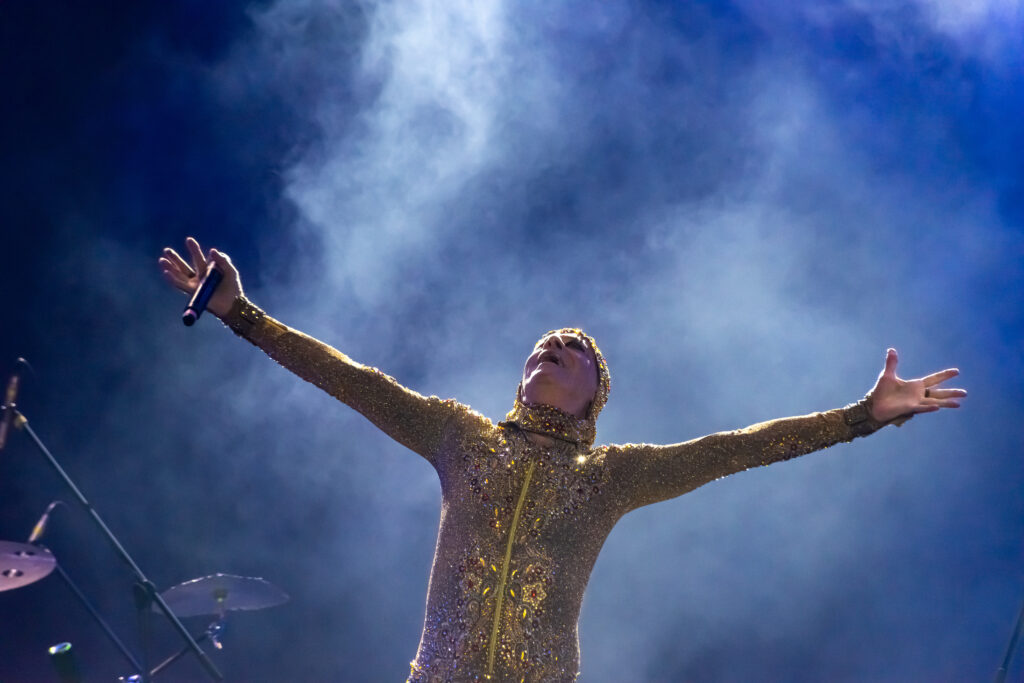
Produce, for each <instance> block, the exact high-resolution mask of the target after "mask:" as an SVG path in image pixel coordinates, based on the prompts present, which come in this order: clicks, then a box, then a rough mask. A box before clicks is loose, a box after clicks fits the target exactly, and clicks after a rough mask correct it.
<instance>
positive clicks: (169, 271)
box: [158, 257, 192, 292]
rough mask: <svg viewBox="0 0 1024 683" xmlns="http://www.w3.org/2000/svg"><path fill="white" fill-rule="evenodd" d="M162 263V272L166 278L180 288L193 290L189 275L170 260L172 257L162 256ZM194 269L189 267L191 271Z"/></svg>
mask: <svg viewBox="0 0 1024 683" xmlns="http://www.w3.org/2000/svg"><path fill="white" fill-rule="evenodd" d="M158 263H159V264H160V272H162V273H163V276H164V279H165V280H167V281H168V282H169V283H171V284H172V285H173V286H175V287H177V288H178V289H180V290H182V291H184V292H188V291H190V290H191V287H190V286H189V279H190V278H189V276H188V275H186V274H184V273H182V272H181V268H180V267H179V266H178V265H177V264H175V263H172V262H171V261H170V259H167V258H164V257H161V258H160V259H159V261H158ZM191 270H192V269H191V268H189V271H191Z"/></svg>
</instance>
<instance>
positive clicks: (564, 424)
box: [159, 238, 967, 683]
mask: <svg viewBox="0 0 1024 683" xmlns="http://www.w3.org/2000/svg"><path fill="white" fill-rule="evenodd" d="M186 247H187V249H188V253H189V255H190V260H191V265H189V264H188V263H186V262H185V260H184V259H182V258H181V257H180V256H179V255H178V254H177V253H175V252H174V251H173V250H172V249H165V250H164V253H163V256H162V257H161V258H160V260H159V263H160V266H161V269H162V271H163V274H164V276H165V277H166V279H167V280H168V281H169V282H170V283H171V284H172V285H174V286H175V287H177V288H178V289H181V290H182V291H184V292H187V293H191V292H192V291H193V290H194V289H195V287H196V286H197V285H198V283H199V281H200V280H201V279H202V277H203V276H204V275H205V273H206V271H207V268H209V267H211V266H216V267H217V268H218V270H220V271H222V273H223V275H224V281H223V282H222V284H221V285H220V287H219V288H218V290H217V291H216V293H215V294H214V296H213V298H212V299H211V300H210V302H209V305H208V308H209V310H210V311H211V312H213V313H214V314H215V315H217V316H218V317H219V318H220V319H221V320H222V321H223V322H224V323H225V324H226V325H227V326H228V327H230V328H231V329H232V330H233V331H234V332H235V333H236V334H238V335H239V336H241V337H243V338H245V339H247V340H249V341H250V342H252V343H253V344H255V345H256V346H258V347H259V348H261V349H263V350H264V351H265V352H266V353H267V354H268V355H269V356H270V357H271V358H273V359H274V360H276V361H277V362H279V363H281V364H282V365H283V366H285V367H286V368H288V369H289V370H291V371H292V372H294V373H295V374H297V375H298V376H300V377H302V378H303V379H305V380H307V381H309V382H312V383H313V384H315V385H317V386H318V387H320V388H321V389H323V390H325V391H327V392H328V393H329V394H331V395H332V396H334V397H336V398H337V399H339V400H340V401H342V402H344V403H346V404H348V405H349V406H351V407H352V408H354V409H355V410H357V411H359V412H360V413H362V414H363V415H364V416H366V417H367V418H368V419H369V420H370V421H371V422H373V423H374V424H375V425H377V426H378V427H379V428H380V429H381V430H382V431H383V432H384V433H386V434H387V435H389V436H390V437H391V438H393V439H395V440H396V441H398V442H399V443H401V444H402V445H404V446H406V447H408V448H409V449H410V450H412V451H414V452H416V453H419V454H420V455H421V456H423V457H424V458H426V459H427V461H428V462H430V464H431V465H433V466H434V468H435V469H436V471H437V474H438V477H439V478H440V481H441V494H442V505H441V523H440V530H439V531H438V539H437V549H436V552H435V555H434V563H433V568H432V569H431V573H430V584H429V588H428V589H427V610H426V618H425V620H424V625H423V633H422V637H421V640H420V644H419V649H418V651H417V653H416V658H415V659H414V660H413V661H412V664H411V673H410V675H409V678H408V681H409V682H410V683H428V682H429V683H435V682H441V681H456V682H462V681H488V680H493V681H510V682H514V683H528V682H530V683H554V682H558V683H562V682H570V681H575V680H576V677H577V672H578V669H579V640H578V637H577V621H578V618H579V613H580V604H581V601H582V599H583V592H584V589H585V588H586V586H587V581H588V579H589V578H590V572H591V569H592V568H593V566H594V561H595V560H596V559H597V555H598V552H599V551H600V549H601V546H602V544H603V543H604V540H605V538H607V536H608V534H609V532H611V530H612V527H614V526H615V523H616V522H617V521H618V520H619V518H620V517H622V516H623V515H624V514H626V513H627V512H629V511H630V510H635V509H636V508H639V507H641V506H643V505H649V504H651V503H655V502H658V501H661V500H666V499H668V498H672V497H675V496H678V495H681V494H683V493H686V492H688V491H692V490H693V489H695V488H697V487H698V486H701V485H703V484H705V483H707V482H709V481H712V480H714V479H717V478H719V477H724V476H726V475H729V474H732V473H734V472H740V471H742V470H745V469H748V468H751V467H757V466H760V465H767V464H769V463H773V462H778V461H781V460H788V459H789V458H793V457H796V456H798V455H802V454H804V453H810V452H811V451H815V450H819V449H822V448H826V447H828V446H831V445H832V444H834V443H837V442H840V441H851V440H853V439H854V438H855V437H859V436H866V435H868V434H871V433H873V432H875V431H877V430H878V429H880V428H882V427H883V426H885V425H887V424H902V423H903V422H904V421H906V420H907V419H909V418H910V417H912V416H913V415H914V414H916V413H925V412H932V411H936V410H939V409H940V408H956V407H959V403H958V401H957V399H959V398H961V397H964V396H966V395H967V392H965V391H963V390H962V389H944V388H940V387H939V384H940V383H942V382H944V381H945V380H947V379H949V378H951V377H953V376H955V375H957V374H958V371H957V370H955V369H949V370H943V371H941V372H936V373H934V374H931V375H928V376H927V377H923V378H921V379H915V380H903V379H900V378H899V377H897V376H896V364H897V356H896V351H895V350H893V349H889V350H888V353H887V355H886V360H885V368H884V370H883V371H882V373H881V374H880V375H879V377H878V381H877V382H876V384H875V386H874V388H873V389H872V390H871V391H870V392H869V393H868V394H867V396H866V397H865V398H864V399H862V400H860V401H859V402H857V403H853V404H851V405H849V406H847V407H845V408H839V409H835V410H828V411H825V412H821V413H813V414H811V415H804V416H801V417H788V418H782V419H778V420H772V421H770V422H763V423H760V424H756V425H753V426H750V427H747V428H745V429H739V430H736V431H731V432H721V433H718V434H711V435H710V436H705V437H703V438H699V439H694V440H692V441H687V442H684V443H677V444H672V445H667V446H656V445H650V444H628V445H607V446H600V447H596V448H595V447H594V446H593V441H594V433H595V423H596V421H597V416H598V414H599V413H600V412H601V408H603V407H604V404H605V401H606V400H607V399H608V391H609V388H610V377H609V374H608V366H607V364H606V363H605V359H604V357H603V356H602V355H601V351H600V350H599V349H598V348H597V345H596V344H595V343H594V340H593V339H591V338H590V337H589V336H588V335H586V334H584V333H583V332H582V331H580V330H577V329H568V328H567V329H561V330H557V331H554V332H549V333H548V334H546V335H544V336H543V337H542V338H541V339H540V341H539V342H538V343H537V345H536V347H534V349H533V351H532V353H530V355H529V356H528V357H527V359H526V364H525V367H524V368H523V378H522V381H521V382H520V384H519V387H518V390H517V392H516V396H515V401H514V403H513V408H512V410H511V412H509V414H508V415H507V416H506V417H505V420H504V421H502V422H499V423H498V424H494V423H493V422H491V421H490V420H489V419H487V418H486V417H484V416H483V415H481V414H480V413H478V412H476V411H474V410H472V409H471V408H469V407H468V406H465V405H463V404H461V403H458V402H457V401H455V400H452V399H446V400H442V399H439V398H437V397H436V396H430V397H424V396H422V395H420V394H418V393H416V392H415V391H411V390H409V389H406V388H405V387H403V386H401V385H400V384H399V383H398V382H396V381H395V380H394V379H392V378H391V377H389V376H387V375H385V374H384V373H382V372H381V371H379V370H377V369H376V368H371V367H367V366H365V365H360V364H359V363H356V362H355V361H353V360H351V359H350V358H348V357H347V356H346V355H344V354H343V353H341V352H339V351H337V350H335V349H333V348H331V347H330V346H328V345H326V344H324V343H322V342H319V341H317V340H316V339H313V338H312V337H309V336H307V335H305V334H302V333H301V332H298V331H297V330H293V329H291V328H289V327H287V326H285V325H283V324H282V323H280V322H278V321H277V320H274V319H273V318H271V317H270V316H268V315H267V314H266V313H264V312H263V311H262V310H260V309H259V308H257V307H256V306H254V305H253V304H252V303H251V302H249V301H248V300H247V299H246V298H245V296H244V295H243V293H242V286H241V282H240V279H239V275H238V271H237V270H236V269H235V267H234V266H233V265H232V264H231V260H230V259H229V258H228V257H227V255H225V254H223V253H221V252H219V251H217V250H215V249H211V250H210V251H209V253H208V255H204V254H203V252H202V250H201V249H200V246H199V244H198V243H197V242H196V241H195V240H194V239H192V238H188V240H186Z"/></svg>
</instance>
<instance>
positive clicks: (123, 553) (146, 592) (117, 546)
mask: <svg viewBox="0 0 1024 683" xmlns="http://www.w3.org/2000/svg"><path fill="white" fill-rule="evenodd" d="M8 410H14V425H15V427H17V428H19V429H23V430H24V431H25V433H26V434H28V435H29V438H31V439H32V442H33V443H34V444H35V445H36V448H37V449H39V452H40V453H42V454H43V457H44V458H45V459H46V461H47V462H48V463H49V465H50V467H52V468H53V470H54V472H56V473H57V476H59V477H60V478H61V479H62V480H63V481H64V484H65V485H67V487H68V489H69V490H70V491H71V493H72V494H73V495H74V496H75V499H76V500H78V502H79V503H80V504H81V505H82V507H83V508H85V511H86V512H87V513H89V516H90V517H92V520H93V522H95V523H96V526H97V527H99V529H100V531H101V532H102V533H103V535H104V536H106V538H107V541H109V542H110V545H111V547H113V549H114V551H115V552H116V553H117V555H118V556H120V558H121V559H122V560H123V561H124V563H125V564H127V565H128V567H129V568H130V569H131V570H132V573H134V574H135V581H136V583H135V585H136V589H135V590H136V596H137V598H138V597H140V596H144V597H145V602H146V603H147V606H148V604H155V605H156V606H157V607H158V608H159V609H160V611H161V612H163V613H164V616H165V617H167V620H168V621H169V622H171V626H173V627H174V630H175V631H177V632H178V635H180V636H181V639H182V640H184V641H185V645H186V647H187V648H188V649H189V650H191V651H192V652H193V653H194V654H195V656H196V658H197V659H198V660H199V663H200V664H201V665H202V666H203V669H205V670H206V673H207V674H208V675H209V677H210V678H212V679H213V680H215V681H223V680H224V676H223V675H222V674H221V673H220V671H219V670H218V669H217V667H216V666H215V665H214V663H213V662H212V661H211V660H210V658H209V657H208V656H207V654H206V653H205V652H204V651H203V650H202V648H200V647H199V645H198V644H197V643H196V641H195V640H194V639H193V638H192V634H190V633H189V632H188V630H186V628H185V626H184V625H183V624H182V623H181V621H179V620H178V617H176V616H175V615H174V612H172V611H171V608H170V607H168V606H167V603H166V602H164V599H163V598H162V597H160V593H158V592H157V590H156V586H154V585H153V583H152V582H151V581H150V580H149V579H148V578H146V575H145V574H143V573H142V570H141V569H140V568H139V565H137V564H135V560H133V559H132V557H131V555H129V554H128V551H127V550H125V549H124V546H123V545H121V543H120V541H118V540H117V537H116V536H114V532H112V531H111V530H110V527H108V526H107V525H106V523H105V522H104V521H103V519H102V518H101V517H100V516H99V513H97V512H96V509H95V508H93V506H92V504H91V503H90V502H89V501H88V499H86V497H85V495H83V494H82V492H81V490H80V489H79V488H78V486H76V485H75V482H74V481H72V480H71V477H69V476H68V473H67V472H65V471H64V468H63V467H61V466H60V463H59V462H57V459H56V458H55V457H53V454H52V453H50V451H49V449H47V448H46V444H44V443H43V442H42V440H41V439H40V438H39V436H38V435H37V434H36V433H35V431H34V430H33V429H32V427H31V426H30V425H29V423H28V420H27V419H26V418H25V416H24V415H22V414H21V412H19V411H18V410H16V409H15V408H14V406H13V405H12V406H10V408H8ZM140 609H141V607H140ZM140 625H141V624H140ZM142 631H143V633H142V636H143V640H144V641H148V633H147V631H148V627H146V626H144V625H143V628H142ZM148 647H149V644H148V642H144V643H143V651H144V652H145V651H147V650H148ZM144 659H145V658H144ZM143 664H144V666H142V667H141V668H140V669H139V672H140V674H141V682H142V683H149V681H150V672H149V670H148V669H147V668H146V666H145V661H144V662H143Z"/></svg>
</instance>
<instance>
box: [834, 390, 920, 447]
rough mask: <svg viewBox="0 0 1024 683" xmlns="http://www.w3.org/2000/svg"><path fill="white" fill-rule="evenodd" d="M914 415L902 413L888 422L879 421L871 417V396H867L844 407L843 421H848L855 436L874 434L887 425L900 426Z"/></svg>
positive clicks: (847, 423)
mask: <svg viewBox="0 0 1024 683" xmlns="http://www.w3.org/2000/svg"><path fill="white" fill-rule="evenodd" d="M912 417H913V415H912V414H911V415H900V416H899V417H897V418H894V419H892V420H889V421H888V422H879V421H878V420H876V419H875V418H873V417H871V397H870V396H865V397H864V398H862V399H861V400H859V401H857V402H856V403H851V404H850V405H848V406H846V407H845V408H843V421H844V422H846V425H847V426H848V427H849V428H850V433H851V434H852V435H853V436H855V437H856V436H867V435H868V434H874V433H875V432H877V431H878V430H879V429H881V428H882V427H885V426H886V425H896V426H897V427H899V426H901V425H902V424H903V423H904V422H906V421H907V420H909V419H910V418H912Z"/></svg>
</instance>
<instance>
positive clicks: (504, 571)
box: [487, 460, 537, 678]
mask: <svg viewBox="0 0 1024 683" xmlns="http://www.w3.org/2000/svg"><path fill="white" fill-rule="evenodd" d="M536 464H537V461H536V460H532V461H530V466H529V467H528V468H527V469H526V480H525V481H524V482H523V488H522V490H521V491H520V492H519V502H517V503H516V512H515V514H514V515H512V526H511V528H509V530H508V545H506V546H505V561H504V562H503V563H502V567H501V580H500V581H498V601H497V603H495V605H494V625H493V626H492V627H491V644H490V645H489V646H488V647H487V678H490V677H491V676H492V675H493V674H494V648H495V646H497V644H498V622H499V620H500V619H501V604H502V602H504V601H505V581H506V580H507V579H508V565H509V561H510V560H511V559H512V543H513V542H514V541H515V539H516V527H517V526H518V525H519V515H520V513H521V512H522V511H523V501H525V500H526V490H527V489H528V488H530V478H531V477H532V476H533V468H534V466H535V465H536Z"/></svg>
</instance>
